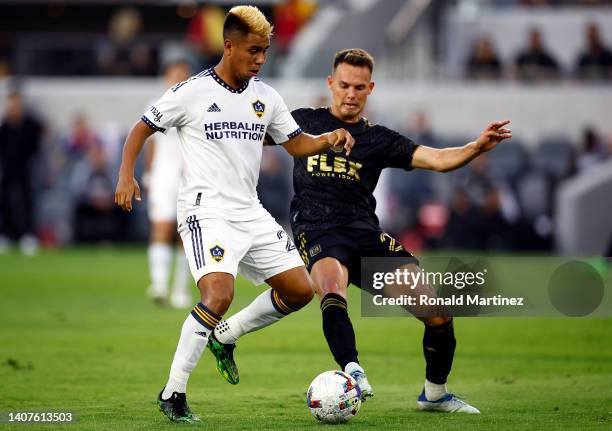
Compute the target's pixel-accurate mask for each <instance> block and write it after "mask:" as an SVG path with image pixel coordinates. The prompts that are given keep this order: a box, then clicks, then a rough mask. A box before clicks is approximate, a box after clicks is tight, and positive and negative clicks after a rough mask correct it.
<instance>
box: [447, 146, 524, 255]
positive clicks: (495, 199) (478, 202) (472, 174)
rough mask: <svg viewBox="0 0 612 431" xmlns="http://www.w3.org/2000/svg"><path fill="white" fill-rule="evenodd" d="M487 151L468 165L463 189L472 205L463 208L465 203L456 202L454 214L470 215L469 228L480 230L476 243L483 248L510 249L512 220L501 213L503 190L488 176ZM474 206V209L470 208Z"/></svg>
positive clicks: (463, 218) (461, 216) (457, 215)
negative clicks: (510, 225)
mask: <svg viewBox="0 0 612 431" xmlns="http://www.w3.org/2000/svg"><path fill="white" fill-rule="evenodd" d="M488 167H489V166H488V157H487V154H481V155H480V156H478V157H477V158H476V159H474V160H473V161H472V162H471V163H470V165H469V171H468V174H467V177H466V178H465V180H464V182H463V184H462V186H461V187H462V188H463V190H465V193H466V195H467V198H468V200H469V202H470V205H469V206H467V210H464V208H463V207H464V206H465V205H463V204H461V203H460V202H454V203H453V206H454V208H453V209H454V211H455V212H456V214H455V217H456V218H457V217H458V218H459V220H463V221H465V215H466V214H468V215H469V217H470V218H472V220H471V222H470V223H471V224H470V225H469V229H476V230H477V234H476V236H477V238H478V239H475V240H474V241H475V242H474V244H473V245H475V246H476V247H477V248H482V249H509V248H511V247H512V242H511V235H508V233H509V223H508V221H507V220H506V218H505V216H504V213H503V212H502V200H501V195H502V192H501V190H500V189H499V188H498V187H497V185H495V184H494V183H493V181H491V178H490V177H489V175H488ZM471 206H473V207H474V209H472V208H471Z"/></svg>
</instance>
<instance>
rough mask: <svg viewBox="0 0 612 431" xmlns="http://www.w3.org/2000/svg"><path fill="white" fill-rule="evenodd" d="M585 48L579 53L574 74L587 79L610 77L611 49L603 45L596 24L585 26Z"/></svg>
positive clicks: (606, 78) (611, 75) (599, 79)
mask: <svg viewBox="0 0 612 431" xmlns="http://www.w3.org/2000/svg"><path fill="white" fill-rule="evenodd" d="M585 39H586V49H585V50H584V51H583V52H582V53H580V55H579V57H578V62H577V66H576V76H577V77H578V78H580V79H584V80H588V81H603V80H610V79H612V51H610V49H609V48H608V47H606V46H605V45H604V42H603V40H602V39H601V35H600V33H599V28H598V27H597V24H595V23H594V22H591V23H589V24H587V26H586V28H585Z"/></svg>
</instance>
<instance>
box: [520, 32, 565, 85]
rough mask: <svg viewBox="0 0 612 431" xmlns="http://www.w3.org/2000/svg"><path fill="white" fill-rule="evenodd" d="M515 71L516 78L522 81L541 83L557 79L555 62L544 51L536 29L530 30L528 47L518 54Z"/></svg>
mask: <svg viewBox="0 0 612 431" xmlns="http://www.w3.org/2000/svg"><path fill="white" fill-rule="evenodd" d="M515 69H516V70H515V74H516V77H517V78H518V79H520V80H522V81H543V80H550V79H556V78H558V77H559V66H558V64H557V60H555V59H554V58H553V56H552V54H550V53H549V52H548V51H547V50H546V47H545V46H544V44H543V42H542V34H541V33H540V31H539V30H538V29H536V28H532V29H531V30H530V32H529V42H528V45H527V47H526V49H525V50H524V51H522V52H520V53H519V54H518V56H517V58H516V62H515Z"/></svg>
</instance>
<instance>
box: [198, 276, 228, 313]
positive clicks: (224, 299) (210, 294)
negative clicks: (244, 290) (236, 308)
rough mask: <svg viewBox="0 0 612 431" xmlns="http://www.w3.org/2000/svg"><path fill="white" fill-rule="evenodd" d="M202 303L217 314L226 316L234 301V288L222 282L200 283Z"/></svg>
mask: <svg viewBox="0 0 612 431" xmlns="http://www.w3.org/2000/svg"><path fill="white" fill-rule="evenodd" d="M198 288H199V289H200V294H201V297H202V303H203V304H204V305H206V306H207V307H208V308H210V309H211V310H212V311H214V312H215V313H217V314H220V315H222V314H224V313H225V312H226V311H227V310H228V308H229V307H230V305H231V303H232V300H233V299H234V289H233V286H231V285H228V284H227V283H223V282H220V281H209V282H207V283H198Z"/></svg>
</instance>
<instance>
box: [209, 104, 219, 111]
mask: <svg viewBox="0 0 612 431" xmlns="http://www.w3.org/2000/svg"><path fill="white" fill-rule="evenodd" d="M206 112H221V109H220V108H219V107H218V106H217V104H216V103H213V104H212V105H210V106H209V107H208V109H207V110H206Z"/></svg>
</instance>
